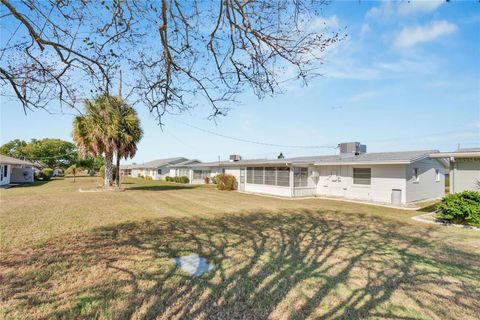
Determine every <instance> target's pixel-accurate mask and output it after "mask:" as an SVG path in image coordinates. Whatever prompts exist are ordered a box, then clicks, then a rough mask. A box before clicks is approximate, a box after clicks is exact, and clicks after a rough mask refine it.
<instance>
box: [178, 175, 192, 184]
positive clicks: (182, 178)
mask: <svg viewBox="0 0 480 320" xmlns="http://www.w3.org/2000/svg"><path fill="white" fill-rule="evenodd" d="M178 178H179V179H178V182H180V183H189V182H190V179H188V177H186V176H182V177H178Z"/></svg>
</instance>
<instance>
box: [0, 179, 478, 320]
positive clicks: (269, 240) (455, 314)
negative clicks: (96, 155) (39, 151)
mask: <svg viewBox="0 0 480 320" xmlns="http://www.w3.org/2000/svg"><path fill="white" fill-rule="evenodd" d="M131 182H132V183H133V184H131V185H129V186H130V187H132V189H131V190H127V191H125V192H122V193H115V194H104V195H102V196H100V197H97V196H98V195H96V194H88V195H87V196H86V198H85V194H81V193H78V192H75V188H70V187H71V186H70V184H69V183H70V182H69V181H53V182H52V183H51V185H50V183H49V184H45V185H42V186H39V187H38V189H37V187H34V188H28V189H29V190H32V191H31V192H28V193H25V190H27V188H25V189H17V190H15V189H10V190H7V191H8V193H4V192H3V191H2V208H1V210H2V221H3V222H7V225H9V226H16V232H17V233H16V234H15V233H13V232H9V231H6V230H5V228H4V226H3V225H2V228H4V229H3V230H2V233H3V234H2V242H3V241H4V240H5V243H3V245H4V250H3V252H2V254H1V257H0V258H1V261H2V262H1V275H2V278H1V283H0V290H1V292H0V294H1V296H2V309H1V310H2V311H1V312H2V313H0V315H2V316H3V317H4V318H7V319H8V318H11V319H15V318H22V319H23V318H31V319H45V318H50V319H67V318H68V319H70V318H99V319H155V318H158V319H196V318H208V319H212V318H213V319H219V318H221V319H251V318H255V319H266V318H272V319H304V318H312V319H314V318H315V319H317V318H320V319H339V318H344V319H358V318H382V319H385V318H387V319H458V318H462V319H475V318H476V316H477V315H478V310H480V302H479V301H480V291H479V288H480V271H479V270H480V254H479V243H480V237H479V236H478V234H477V233H474V232H469V231H468V230H451V229H448V230H445V229H444V228H442V227H439V226H425V225H423V224H416V223H414V222H411V221H409V216H410V215H414V214H418V213H415V212H413V213H411V214H410V213H408V212H407V213H405V212H404V211H399V210H390V209H387V208H376V207H373V206H362V205H357V204H351V203H348V204H343V203H340V202H331V201H323V200H322V201H320V200H309V201H283V200H278V199H269V198H263V197H255V196H250V195H242V194H238V193H231V192H226V193H225V192H218V191H216V190H214V189H212V188H203V187H198V188H185V189H175V188H173V185H167V184H162V183H158V182H144V181H139V182H140V183H137V181H136V180H132V181H131ZM82 183H84V184H88V183H93V182H91V181H90V182H89V181H86V180H84V181H83V182H82ZM59 186H61V187H62V188H58V189H57V187H59ZM143 187H145V188H143ZM134 188H135V189H134ZM142 188H143V189H142ZM169 188H171V189H169ZM39 189H43V192H42V190H40V191H39ZM53 189H56V191H53ZM10 191H14V192H12V193H10ZM23 197H28V198H29V203H30V204H29V205H23V206H18V204H17V203H12V202H16V200H18V198H23ZM104 197H105V198H106V199H105V198H104ZM46 199H48V200H50V201H53V204H54V205H50V206H49V207H48V208H47V207H45V208H44V207H41V208H37V210H35V204H36V203H37V202H40V201H45V200H46ZM67 199H68V200H67ZM113 200H115V201H113ZM68 203H70V208H74V209H68V208H69V206H68V205H67V204H68ZM81 203H83V205H81ZM4 204H5V206H4ZM31 206H34V208H31ZM19 208H22V210H20V211H19V213H18V220H19V221H18V223H16V221H15V219H14V215H15V214H16V212H15V210H18V209H19ZM239 208H242V209H243V210H242V212H239ZM256 208H257V209H256ZM33 212H35V215H36V219H34V220H36V223H35V224H33V225H32V226H30V227H29V226H28V225H27V224H26V222H25V221H23V220H27V221H30V220H29V217H28V215H29V214H34V213H33ZM51 221H57V224H50V223H51ZM43 226H51V227H50V228H49V229H46V230H47V231H44V230H43ZM29 230H31V234H29V233H28V231H29ZM18 234H20V235H27V236H26V239H23V240H22V239H19V238H18ZM5 235H6V236H5ZM4 236H5V237H4ZM190 253H198V254H199V255H201V256H204V257H206V258H207V259H208V260H209V261H210V262H211V263H214V264H215V268H214V270H212V271H210V272H208V273H206V274H204V275H203V276H202V277H198V278H191V277H189V276H188V275H186V274H184V273H182V272H181V271H180V270H178V269H177V268H175V267H174V264H173V263H172V262H171V259H172V258H173V257H178V256H183V255H188V254H190Z"/></svg>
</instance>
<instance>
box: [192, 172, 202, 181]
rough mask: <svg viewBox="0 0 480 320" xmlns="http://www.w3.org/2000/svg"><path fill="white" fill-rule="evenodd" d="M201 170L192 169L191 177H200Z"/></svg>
mask: <svg viewBox="0 0 480 320" xmlns="http://www.w3.org/2000/svg"><path fill="white" fill-rule="evenodd" d="M202 178H203V176H202V170H193V179H194V180H195V179H202Z"/></svg>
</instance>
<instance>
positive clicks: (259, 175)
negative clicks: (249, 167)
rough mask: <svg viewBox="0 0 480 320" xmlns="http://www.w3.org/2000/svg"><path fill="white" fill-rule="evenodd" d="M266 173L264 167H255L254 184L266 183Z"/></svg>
mask: <svg viewBox="0 0 480 320" xmlns="http://www.w3.org/2000/svg"><path fill="white" fill-rule="evenodd" d="M263 178H264V175H263V168H254V169H253V183H254V184H264V180H263Z"/></svg>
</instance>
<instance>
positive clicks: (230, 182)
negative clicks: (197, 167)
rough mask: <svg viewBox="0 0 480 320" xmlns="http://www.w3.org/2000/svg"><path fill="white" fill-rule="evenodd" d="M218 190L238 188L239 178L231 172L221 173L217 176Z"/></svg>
mask: <svg viewBox="0 0 480 320" xmlns="http://www.w3.org/2000/svg"><path fill="white" fill-rule="evenodd" d="M215 180H216V181H217V189H218V190H227V191H230V190H235V189H237V179H235V177H234V176H232V175H230V174H225V173H221V174H219V175H217V176H216V179H215Z"/></svg>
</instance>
